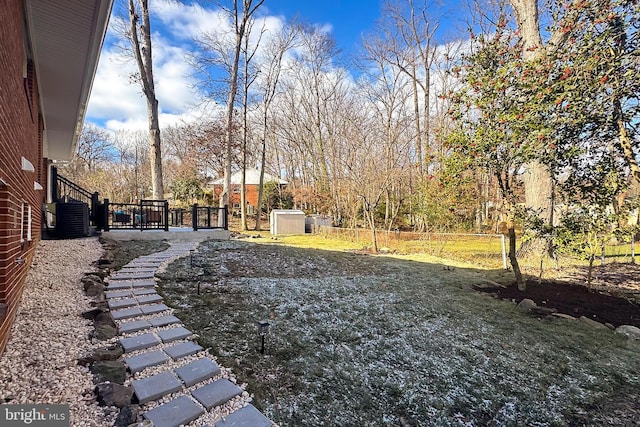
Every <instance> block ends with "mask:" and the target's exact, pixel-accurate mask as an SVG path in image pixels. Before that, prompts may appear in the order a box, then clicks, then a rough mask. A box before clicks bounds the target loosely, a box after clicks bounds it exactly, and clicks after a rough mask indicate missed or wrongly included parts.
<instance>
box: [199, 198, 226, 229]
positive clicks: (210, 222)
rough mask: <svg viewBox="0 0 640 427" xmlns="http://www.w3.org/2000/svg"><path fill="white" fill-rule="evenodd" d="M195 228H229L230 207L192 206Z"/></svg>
mask: <svg viewBox="0 0 640 427" xmlns="http://www.w3.org/2000/svg"><path fill="white" fill-rule="evenodd" d="M191 217H192V222H193V230H194V231H197V230H199V229H203V230H204V229H222V230H228V229H229V222H228V218H229V207H228V206H224V207H213V206H198V204H197V203H196V204H195V205H193V207H192V208H191Z"/></svg>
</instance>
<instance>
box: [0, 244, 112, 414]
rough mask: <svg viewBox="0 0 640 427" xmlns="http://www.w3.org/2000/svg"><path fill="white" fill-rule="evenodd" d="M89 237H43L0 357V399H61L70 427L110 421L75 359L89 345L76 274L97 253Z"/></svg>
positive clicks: (89, 376) (51, 401) (85, 303)
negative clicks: (68, 409) (68, 412)
mask: <svg viewBox="0 0 640 427" xmlns="http://www.w3.org/2000/svg"><path fill="white" fill-rule="evenodd" d="M102 251H103V250H102V246H101V245H100V243H99V242H98V239H97V238H95V237H91V238H84V239H74V240H43V241H40V242H39V243H38V247H37V249H36V253H35V257H34V260H33V264H32V267H31V269H30V271H29V274H28V276H27V280H26V284H25V288H24V292H23V296H22V301H21V304H20V308H19V309H18V314H17V316H16V321H15V323H14V325H13V328H12V329H11V334H10V339H9V342H8V344H7V348H6V350H5V352H4V354H3V355H2V356H0V403H9V404H67V405H69V406H70V418H71V420H70V421H71V426H112V425H113V422H114V420H115V416H116V415H117V411H113V408H104V410H103V408H100V407H99V406H98V404H97V402H96V398H95V395H94V393H93V390H94V387H95V385H94V383H93V376H92V374H91V373H90V372H89V370H88V368H86V367H83V366H80V365H78V363H77V359H78V358H80V357H82V356H84V355H86V354H88V353H90V352H91V351H92V350H93V349H95V348H97V347H101V346H104V345H105V343H104V342H100V343H98V344H92V343H91V342H90V340H89V333H90V332H91V330H92V329H93V328H92V326H91V325H90V321H89V320H85V319H83V318H82V316H81V313H82V312H84V311H87V310H89V309H90V308H91V307H90V301H91V300H90V299H89V298H87V297H86V296H85V295H84V291H83V287H82V284H81V283H80V278H81V277H82V276H83V273H85V272H90V271H93V270H94V267H93V266H92V265H91V264H92V262H94V261H96V260H97V259H98V258H100V256H101V255H102Z"/></svg>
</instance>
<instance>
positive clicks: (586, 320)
mask: <svg viewBox="0 0 640 427" xmlns="http://www.w3.org/2000/svg"><path fill="white" fill-rule="evenodd" d="M578 320H580V321H581V322H582V323H584V324H586V325H589V326H591V327H592V328H595V329H605V330H607V331H608V330H609V328H607V326H606V325H603V324H602V323H600V322H597V321H595V320H593V319H589V318H588V317H585V316H580V318H579V319H578Z"/></svg>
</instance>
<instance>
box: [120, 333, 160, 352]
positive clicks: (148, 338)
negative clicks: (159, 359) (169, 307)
mask: <svg viewBox="0 0 640 427" xmlns="http://www.w3.org/2000/svg"><path fill="white" fill-rule="evenodd" d="M158 344H160V338H158V337H157V336H156V335H155V334H152V333H146V334H141V335H135V336H132V337H129V338H121V339H120V345H122V348H124V352H125V353H131V352H134V351H136V350H143V349H145V348H149V347H153V346H155V345H158Z"/></svg>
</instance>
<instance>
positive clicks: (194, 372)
mask: <svg viewBox="0 0 640 427" xmlns="http://www.w3.org/2000/svg"><path fill="white" fill-rule="evenodd" d="M175 371H176V374H178V376H179V377H180V379H181V380H182V381H183V382H184V385H185V386H187V387H191V386H192V385H194V384H197V383H199V382H200V381H204V380H208V379H209V378H213V377H215V376H216V375H219V374H220V367H219V366H218V364H217V363H216V362H214V361H213V360H211V359H209V358H204V359H198V360H194V361H193V362H190V363H187V364H186V365H184V366H181V367H179V368H176V370H175Z"/></svg>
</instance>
